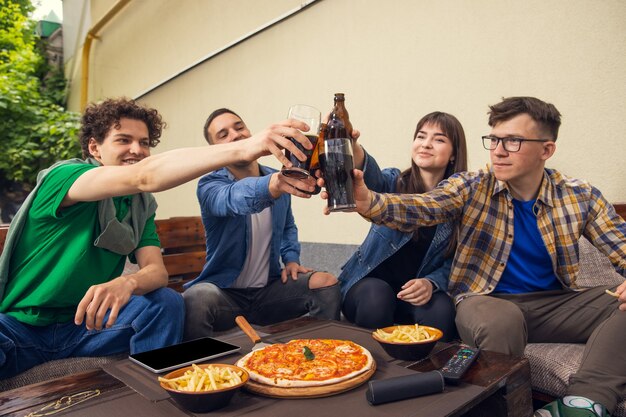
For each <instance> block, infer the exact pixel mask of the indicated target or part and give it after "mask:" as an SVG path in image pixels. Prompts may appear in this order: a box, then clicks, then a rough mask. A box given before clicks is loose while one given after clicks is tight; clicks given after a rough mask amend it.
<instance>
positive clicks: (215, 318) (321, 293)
mask: <svg viewBox="0 0 626 417" xmlns="http://www.w3.org/2000/svg"><path fill="white" fill-rule="evenodd" d="M312 274H314V272H313V273H307V274H298V279H297V280H295V281H294V280H293V279H291V278H289V279H288V280H287V282H286V283H283V282H282V281H281V280H280V279H275V280H273V281H270V282H269V283H268V284H267V286H265V287H262V288H219V287H218V286H216V285H215V284H212V283H210V282H199V283H197V284H194V285H192V286H191V287H189V288H187V290H185V292H184V294H183V297H184V299H185V308H186V310H187V313H188V314H187V316H186V317H185V337H184V338H185V340H190V339H195V338H198V337H203V336H211V335H212V334H213V332H214V331H223V330H228V329H230V328H233V327H235V317H237V316H239V315H243V316H245V317H246V319H247V320H248V321H249V322H250V323H254V324H259V325H261V326H264V325H268V324H273V323H277V322H280V321H283V320H288V319H292V318H296V317H299V316H301V315H303V314H306V313H309V314H310V315H311V316H313V317H317V318H320V319H329V320H339V308H340V305H341V293H340V291H339V284H334V285H331V286H328V287H322V288H316V289H310V288H309V278H310V277H311V275H312Z"/></svg>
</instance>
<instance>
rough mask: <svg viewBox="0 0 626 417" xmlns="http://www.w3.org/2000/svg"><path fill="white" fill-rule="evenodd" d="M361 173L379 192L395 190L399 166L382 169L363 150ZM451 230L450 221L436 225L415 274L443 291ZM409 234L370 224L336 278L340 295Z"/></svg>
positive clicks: (404, 241) (449, 259)
mask: <svg viewBox="0 0 626 417" xmlns="http://www.w3.org/2000/svg"><path fill="white" fill-rule="evenodd" d="M363 173H364V175H365V183H366V184H367V186H368V188H370V189H371V190H374V191H377V192H382V193H385V192H386V193H393V192H396V185H397V180H398V176H399V175H400V170H399V169H397V168H387V169H384V170H382V171H381V169H380V168H379V167H378V164H377V163H376V160H375V159H374V158H373V157H372V156H370V155H369V154H367V153H366V154H365V164H364V167H363ZM453 232H454V224H453V222H449V223H441V224H439V225H437V229H436V231H435V236H434V237H433V240H432V242H431V244H430V246H429V248H428V251H427V252H426V255H425V256H424V260H423V261H422V265H421V266H420V268H419V270H418V271H417V274H416V275H415V278H427V279H429V280H430V281H431V282H432V283H433V285H434V290H435V291H438V290H442V291H446V290H447V288H448V276H449V274H450V268H451V266H452V257H448V258H447V259H446V258H444V256H445V254H446V252H447V250H448V245H449V242H450V238H451V237H452V233H453ZM412 236H413V234H412V233H403V232H399V231H398V230H394V229H390V228H389V227H386V226H381V225H377V224H372V226H371V227H370V230H369V233H368V234H367V236H366V237H365V240H364V241H363V243H362V244H361V246H360V247H359V248H358V249H357V251H356V252H355V253H354V255H352V257H350V259H348V261H347V262H346V263H345V265H344V266H343V267H342V268H341V269H342V271H341V274H339V278H338V279H339V284H340V285H341V294H342V296H343V297H345V296H346V294H347V293H348V290H349V289H350V288H351V287H352V286H353V285H354V284H356V283H357V282H358V281H359V280H361V279H362V278H364V277H366V276H368V274H369V273H370V272H371V271H372V270H373V269H374V268H376V267H377V266H378V265H380V264H381V263H382V262H383V261H385V260H386V259H388V258H389V257H390V256H392V255H393V254H394V253H396V252H397V251H398V249H400V248H401V247H402V246H404V245H405V244H406V243H407V242H408V241H409V240H411V237H412ZM407 281H408V279H407Z"/></svg>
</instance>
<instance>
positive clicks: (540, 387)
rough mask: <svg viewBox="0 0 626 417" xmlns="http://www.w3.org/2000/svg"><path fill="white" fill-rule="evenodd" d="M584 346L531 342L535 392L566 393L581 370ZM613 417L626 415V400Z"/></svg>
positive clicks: (529, 345) (529, 347)
mask: <svg viewBox="0 0 626 417" xmlns="http://www.w3.org/2000/svg"><path fill="white" fill-rule="evenodd" d="M584 350H585V345H583V344H566V343H529V344H528V345H527V346H526V350H525V351H524V355H525V356H526V357H527V358H528V361H529V362H530V378H531V383H532V388H533V390H534V391H539V392H542V393H544V394H548V395H551V396H553V397H555V398H556V397H562V396H564V395H565V393H566V390H567V386H568V385H569V378H570V376H571V375H572V374H574V373H575V372H576V371H578V368H579V367H580V362H581V360H582V357H583V352H584ZM611 415H612V416H613V417H626V399H622V401H621V402H620V403H619V404H618V405H617V408H616V409H615V410H613V414H611Z"/></svg>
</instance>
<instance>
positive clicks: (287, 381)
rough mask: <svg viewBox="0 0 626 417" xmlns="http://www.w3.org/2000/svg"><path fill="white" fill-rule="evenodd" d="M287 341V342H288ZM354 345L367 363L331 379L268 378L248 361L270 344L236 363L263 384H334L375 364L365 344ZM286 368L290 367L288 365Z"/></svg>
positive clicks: (278, 385) (304, 385) (305, 385)
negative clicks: (249, 364)
mask: <svg viewBox="0 0 626 417" xmlns="http://www.w3.org/2000/svg"><path fill="white" fill-rule="evenodd" d="M296 341H297V340H291V341H289V342H288V343H292V342H296ZM288 343H287V344H288ZM351 343H352V344H353V345H354V346H357V347H358V348H360V350H361V353H362V354H363V355H364V356H365V357H366V363H365V365H364V366H363V367H362V368H361V369H356V370H354V371H352V372H350V373H348V374H345V375H342V376H340V377H331V378H329V379H325V380H302V379H287V378H283V377H276V378H268V377H267V376H265V375H261V374H259V373H258V372H256V371H255V370H254V369H251V368H250V367H248V366H247V363H248V359H249V358H250V357H252V355H254V354H255V353H257V352H262V351H263V350H264V349H267V348H269V347H270V346H266V347H264V348H261V349H258V350H253V351H252V352H250V353H248V354H247V355H245V356H244V357H242V358H241V359H239V360H238V361H237V363H236V365H237V366H239V367H241V368H243V369H245V370H246V371H248V374H249V375H250V379H251V380H252V381H255V382H258V383H261V384H265V385H269V386H275V387H283V388H290V387H300V388H304V387H318V386H323V385H332V384H336V383H338V382H341V381H345V380H348V379H351V378H354V377H356V376H357V375H360V374H362V373H364V372H366V371H368V370H370V369H371V368H372V366H373V363H374V358H373V357H372V354H371V353H370V352H369V351H368V350H367V349H365V348H364V347H363V346H361V345H358V344H356V343H354V342H351ZM320 366H321V367H323V364H321V365H320ZM285 369H289V368H288V367H287V368H285Z"/></svg>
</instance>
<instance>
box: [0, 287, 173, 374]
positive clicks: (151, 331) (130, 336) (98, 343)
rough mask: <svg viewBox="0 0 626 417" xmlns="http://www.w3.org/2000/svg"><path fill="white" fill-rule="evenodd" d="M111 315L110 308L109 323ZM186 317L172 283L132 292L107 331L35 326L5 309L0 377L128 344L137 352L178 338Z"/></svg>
mask: <svg viewBox="0 0 626 417" xmlns="http://www.w3.org/2000/svg"><path fill="white" fill-rule="evenodd" d="M107 318H108V313H107V316H106V318H105V322H106V319H107ZM184 320H185V305H184V303H183V299H182V297H181V295H180V294H179V293H177V292H175V291H174V290H172V289H169V288H160V289H157V290H155V291H152V292H150V293H148V294H145V295H143V296H132V297H131V298H130V300H129V302H128V304H126V305H125V306H124V308H122V310H121V311H120V313H119V315H118V317H117V320H116V321H115V324H114V325H113V326H112V327H111V328H108V329H107V328H103V329H102V330H87V329H86V327H85V325H84V324H83V325H81V326H77V325H75V324H74V322H66V323H56V324H50V325H48V326H32V325H29V324H25V323H21V322H19V321H18V320H16V319H15V318H13V317H11V316H8V315H6V314H0V378H1V379H4V378H9V377H11V376H14V375H16V374H18V373H20V372H23V371H25V370H27V369H29V368H32V367H33V366H35V365H39V364H41V363H44V362H47V361H51V360H54V359H63V358H70V357H79V356H107V355H114V354H119V353H124V352H128V351H129V349H130V353H137V352H143V351H146V350H151V349H156V348H159V347H163V346H169V345H171V344H174V343H179V342H180V341H181V339H182V334H183V325H184Z"/></svg>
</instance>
